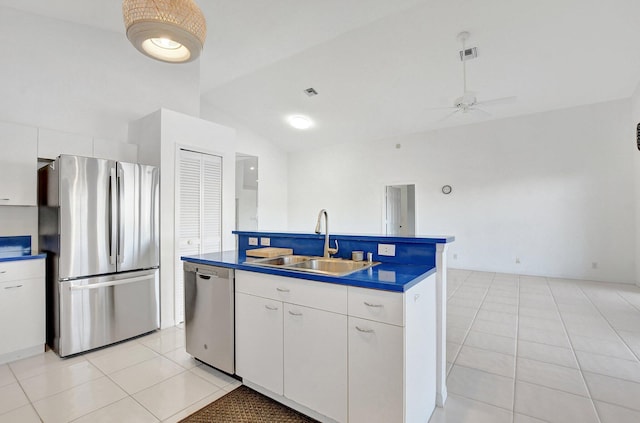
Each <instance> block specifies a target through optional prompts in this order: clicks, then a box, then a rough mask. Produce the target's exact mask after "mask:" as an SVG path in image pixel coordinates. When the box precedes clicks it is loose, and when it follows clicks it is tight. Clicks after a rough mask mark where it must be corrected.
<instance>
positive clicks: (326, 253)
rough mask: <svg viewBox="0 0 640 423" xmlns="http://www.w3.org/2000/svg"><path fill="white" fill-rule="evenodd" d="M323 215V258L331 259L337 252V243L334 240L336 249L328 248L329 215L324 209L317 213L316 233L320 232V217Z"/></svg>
mask: <svg viewBox="0 0 640 423" xmlns="http://www.w3.org/2000/svg"><path fill="white" fill-rule="evenodd" d="M323 215H324V251H323V256H324V257H326V258H329V257H331V255H333V254H336V253H337V252H338V241H337V240H336V248H329V213H328V212H327V210H326V209H322V210H320V213H318V222H317V223H316V233H317V234H319V233H320V232H321V231H320V223H321V221H322V216H323Z"/></svg>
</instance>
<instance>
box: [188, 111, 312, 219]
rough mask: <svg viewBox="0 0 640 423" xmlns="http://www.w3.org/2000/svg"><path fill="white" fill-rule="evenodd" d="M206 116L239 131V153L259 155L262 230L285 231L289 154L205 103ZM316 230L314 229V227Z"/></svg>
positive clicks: (237, 136) (204, 113) (259, 217)
mask: <svg viewBox="0 0 640 423" xmlns="http://www.w3.org/2000/svg"><path fill="white" fill-rule="evenodd" d="M200 111H201V117H202V118H203V119H207V120H210V121H212V122H216V123H219V124H222V125H225V126H228V127H230V128H234V129H235V130H236V150H237V151H238V153H242V154H247V155H250V156H257V157H258V169H259V177H258V178H259V180H260V181H259V183H258V229H259V230H261V231H283V230H286V229H287V227H288V219H287V185H288V172H287V163H288V159H287V154H286V153H285V152H284V151H282V150H281V149H280V148H278V147H277V146H276V145H275V144H273V143H272V142H271V141H269V140H268V139H266V138H263V137H261V136H259V135H257V134H256V133H254V132H252V131H251V130H250V129H248V128H247V126H246V125H244V124H243V123H242V122H239V121H238V120H237V119H235V118H234V117H233V116H230V115H228V114H226V113H225V112H223V111H221V110H219V109H216V108H214V107H213V106H211V105H210V104H208V103H206V102H203V103H202V105H201V107H200ZM312 229H313V228H312Z"/></svg>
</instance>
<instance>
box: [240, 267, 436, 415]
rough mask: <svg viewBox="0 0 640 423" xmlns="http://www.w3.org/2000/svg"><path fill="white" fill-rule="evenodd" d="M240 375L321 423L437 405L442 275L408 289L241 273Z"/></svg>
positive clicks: (418, 410)
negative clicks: (437, 302) (438, 281)
mask: <svg viewBox="0 0 640 423" xmlns="http://www.w3.org/2000/svg"><path fill="white" fill-rule="evenodd" d="M235 289H236V371H237V373H238V375H240V376H242V377H243V378H244V380H245V382H248V383H249V384H250V386H251V384H253V385H255V386H257V387H260V388H264V389H265V390H266V392H264V393H266V394H267V395H271V396H272V397H273V398H275V399H277V400H278V401H281V402H283V403H285V404H286V405H289V406H291V407H293V408H298V409H299V410H300V411H302V412H304V413H307V414H309V410H311V411H312V412H314V413H316V414H312V415H311V416H312V417H314V418H316V419H318V420H320V421H323V422H324V421H330V422H349V423H370V422H384V423H386V422H411V423H413V422H420V423H424V422H427V421H428V420H429V417H430V416H431V413H432V411H433V409H434V407H435V397H436V392H435V386H436V385H435V384H436V373H435V372H436V358H435V357H436V356H435V354H436V338H435V336H436V335H435V316H436V305H435V275H431V276H429V277H428V278H426V279H425V280H423V281H421V282H419V283H417V284H416V285H414V286H413V287H412V288H410V289H409V290H407V291H406V292H404V293H397V292H388V291H380V290H373V289H365V288H356V287H351V286H349V287H347V286H345V285H337V284H331V283H322V282H315V281H309V280H304V279H297V278H289V277H280V276H274V275H268V274H262V273H255V272H246V271H242V270H238V271H236V287H235Z"/></svg>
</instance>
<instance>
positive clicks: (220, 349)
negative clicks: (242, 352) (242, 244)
mask: <svg viewBox="0 0 640 423" xmlns="http://www.w3.org/2000/svg"><path fill="white" fill-rule="evenodd" d="M184 291H185V292H184V312H185V319H184V327H185V338H186V349H187V352H188V353H189V354H191V355H192V356H193V357H195V358H197V359H198V360H200V361H202V362H204V363H207V364H208V365H210V366H212V367H215V368H217V369H220V370H222V371H224V372H227V373H229V374H234V373H235V332H234V331H235V327H234V326H235V323H234V313H235V304H234V303H235V301H234V273H233V269H227V268H224V267H215V266H207V265H203V264H196V263H190V262H184Z"/></svg>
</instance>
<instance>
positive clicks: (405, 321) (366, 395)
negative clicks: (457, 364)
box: [349, 275, 436, 423]
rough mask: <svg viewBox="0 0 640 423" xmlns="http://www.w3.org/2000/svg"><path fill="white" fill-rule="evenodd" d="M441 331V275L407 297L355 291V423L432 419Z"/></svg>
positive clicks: (351, 332) (351, 305)
mask: <svg viewBox="0 0 640 423" xmlns="http://www.w3.org/2000/svg"><path fill="white" fill-rule="evenodd" d="M435 329H436V302H435V275H431V276H429V277H428V278H426V279H425V280H423V281H422V282H420V283H418V284H416V285H414V286H413V287H412V288H410V289H409V290H407V291H406V292H404V293H396V292H387V291H380V290H372V289H365V288H356V287H349V422H352V423H356V422H358V423H359V422H381V423H384V422H426V421H428V420H429V417H430V416H431V412H432V411H433V409H434V408H435V399H436V384H435V382H436V332H435Z"/></svg>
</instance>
